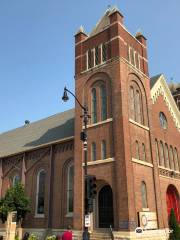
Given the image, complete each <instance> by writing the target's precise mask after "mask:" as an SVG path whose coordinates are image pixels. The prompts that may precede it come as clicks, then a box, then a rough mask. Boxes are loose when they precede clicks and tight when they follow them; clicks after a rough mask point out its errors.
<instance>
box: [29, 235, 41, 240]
mask: <svg viewBox="0 0 180 240" xmlns="http://www.w3.org/2000/svg"><path fill="white" fill-rule="evenodd" d="M28 240H39V237H38V236H37V235H35V234H33V233H32V234H31V235H30V236H29V238H28Z"/></svg>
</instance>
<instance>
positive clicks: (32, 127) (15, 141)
mask: <svg viewBox="0 0 180 240" xmlns="http://www.w3.org/2000/svg"><path fill="white" fill-rule="evenodd" d="M72 136H74V109H71V110H68V111H66V112H62V113H58V114H56V115H53V116H50V117H48V118H45V119H42V120H40V121H37V122H33V123H30V124H27V125H24V126H23V127H20V128H17V129H14V130H12V131H8V132H5V133H2V134H0V157H1V158H2V157H5V156H8V155H13V154H16V153H20V152H25V151H28V150H31V149H33V148H37V147H39V146H43V145H47V144H50V143H53V142H57V141H60V140H63V139H66V138H70V137H72Z"/></svg>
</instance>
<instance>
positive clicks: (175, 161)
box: [174, 148, 179, 171]
mask: <svg viewBox="0 0 180 240" xmlns="http://www.w3.org/2000/svg"><path fill="white" fill-rule="evenodd" d="M174 163H175V170H176V171H179V159H178V153H177V149H176V148H175V149H174Z"/></svg>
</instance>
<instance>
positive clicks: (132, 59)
mask: <svg viewBox="0 0 180 240" xmlns="http://www.w3.org/2000/svg"><path fill="white" fill-rule="evenodd" d="M131 63H132V65H134V63H135V61H134V49H133V48H131Z"/></svg>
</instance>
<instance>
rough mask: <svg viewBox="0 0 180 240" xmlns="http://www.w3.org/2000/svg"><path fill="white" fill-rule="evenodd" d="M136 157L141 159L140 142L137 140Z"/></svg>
mask: <svg viewBox="0 0 180 240" xmlns="http://www.w3.org/2000/svg"><path fill="white" fill-rule="evenodd" d="M136 159H140V152H139V143H138V141H136Z"/></svg>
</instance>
